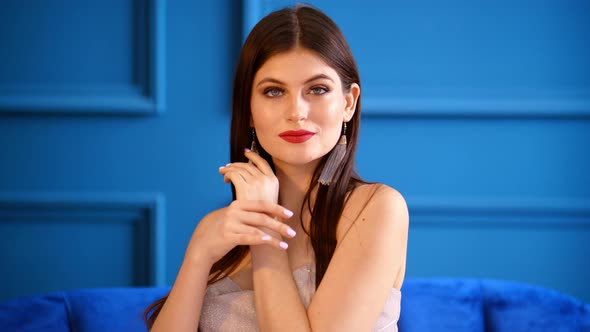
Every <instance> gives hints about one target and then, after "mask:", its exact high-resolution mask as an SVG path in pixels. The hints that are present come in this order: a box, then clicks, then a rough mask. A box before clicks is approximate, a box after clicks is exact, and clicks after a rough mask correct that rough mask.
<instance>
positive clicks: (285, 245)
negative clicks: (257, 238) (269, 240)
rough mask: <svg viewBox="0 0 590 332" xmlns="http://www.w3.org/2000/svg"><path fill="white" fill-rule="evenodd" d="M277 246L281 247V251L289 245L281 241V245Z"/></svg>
mask: <svg viewBox="0 0 590 332" xmlns="http://www.w3.org/2000/svg"><path fill="white" fill-rule="evenodd" d="M279 246H281V248H283V249H287V248H289V245H288V244H287V242H283V241H281V243H279Z"/></svg>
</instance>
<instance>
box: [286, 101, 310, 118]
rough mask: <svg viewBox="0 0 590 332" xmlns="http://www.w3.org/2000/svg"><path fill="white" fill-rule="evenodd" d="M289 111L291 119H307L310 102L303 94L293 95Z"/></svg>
mask: <svg viewBox="0 0 590 332" xmlns="http://www.w3.org/2000/svg"><path fill="white" fill-rule="evenodd" d="M287 112H288V119H289V121H293V122H299V121H302V120H305V119H307V115H308V113H309V103H308V101H307V100H305V98H303V96H300V95H296V96H293V97H292V98H291V101H290V105H289V109H288V111H287Z"/></svg>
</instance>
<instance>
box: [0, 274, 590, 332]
mask: <svg viewBox="0 0 590 332" xmlns="http://www.w3.org/2000/svg"><path fill="white" fill-rule="evenodd" d="M167 291H168V288H107V289H85V290H73V291H65V292H55V293H48V294H44V295H39V296H33V297H25V298H20V299H15V300H11V301H8V302H4V303H0V331H7V332H10V331H23V332H32V331H43V332H53V331H64V332H65V331H73V332H94V331H97V332H98V331H101V332H104V331H131V332H133V331H145V330H146V329H145V327H144V325H143V322H142V319H141V313H142V311H143V309H144V308H145V307H146V306H147V305H148V304H149V303H151V302H152V301H153V300H155V299H156V298H159V297H161V296H162V295H164V294H165V293H166V292H167ZM398 325H399V330H400V331H402V332H409V331H421V332H422V331H442V332H445V331H453V332H463V331H465V332H477V331H494V332H518V331H547V332H549V331H551V332H558V331H568V332H570V331H575V332H578V331H579V332H590V305H589V304H586V303H583V302H581V301H579V300H577V299H575V298H572V297H570V296H567V295H564V294H561V293H559V292H557V291H554V290H550V289H546V288H541V287H535V286H530V285H525V284H521V283H515V282H507V281H499V280H487V279H408V280H406V282H405V284H404V286H403V288H402V313H401V318H400V321H399V324H398Z"/></svg>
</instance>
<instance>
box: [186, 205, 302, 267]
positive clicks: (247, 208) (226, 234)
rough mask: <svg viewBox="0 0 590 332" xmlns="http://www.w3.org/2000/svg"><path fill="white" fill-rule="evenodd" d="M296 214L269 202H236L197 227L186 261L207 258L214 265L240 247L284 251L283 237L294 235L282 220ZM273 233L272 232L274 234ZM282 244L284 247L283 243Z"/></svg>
mask: <svg viewBox="0 0 590 332" xmlns="http://www.w3.org/2000/svg"><path fill="white" fill-rule="evenodd" d="M292 215H293V212H291V211H289V210H287V209H285V208H284V207H282V206H280V205H278V204H275V203H272V202H270V201H266V200H258V201H254V200H235V201H233V202H232V203H231V204H230V205H229V206H227V207H225V208H223V209H220V210H217V211H214V212H212V213H210V214H208V215H207V216H205V217H204V218H203V219H202V220H201V221H200V222H199V224H198V225H197V228H196V229H195V231H194V233H193V235H192V237H191V240H190V242H189V245H188V247H187V250H186V254H185V259H189V260H192V261H195V260H198V258H201V259H203V258H204V259H206V260H207V261H208V262H209V263H210V264H211V265H212V264H213V263H215V262H216V261H218V260H219V259H220V258H221V257H223V256H224V255H225V254H226V253H228V252H229V251H230V250H231V249H233V248H234V247H235V246H237V245H262V244H266V245H271V246H273V247H275V248H277V249H279V250H285V249H284V248H285V247H286V246H285V243H284V242H282V240H281V238H280V237H276V236H273V235H271V234H268V233H266V232H264V231H263V229H269V230H271V231H274V232H276V233H277V234H279V236H280V235H283V236H285V237H288V238H292V237H294V236H295V231H293V230H292V229H291V228H290V227H289V226H287V225H286V224H285V223H283V220H285V219H288V218H290V217H291V216H292ZM271 233H272V232H271ZM281 243H283V244H281Z"/></svg>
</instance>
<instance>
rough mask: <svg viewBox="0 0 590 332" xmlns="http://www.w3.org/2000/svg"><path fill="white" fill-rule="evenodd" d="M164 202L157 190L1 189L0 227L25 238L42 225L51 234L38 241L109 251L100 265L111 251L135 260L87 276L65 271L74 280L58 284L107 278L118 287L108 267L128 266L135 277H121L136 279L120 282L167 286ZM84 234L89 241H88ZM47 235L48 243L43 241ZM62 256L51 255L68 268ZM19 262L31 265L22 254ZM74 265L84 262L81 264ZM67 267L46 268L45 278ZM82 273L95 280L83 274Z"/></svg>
mask: <svg viewBox="0 0 590 332" xmlns="http://www.w3.org/2000/svg"><path fill="white" fill-rule="evenodd" d="M164 205H165V200H164V197H163V195H162V194H159V193H37V192H30V193H11V192H4V193H0V228H4V231H5V232H6V231H7V230H8V233H7V234H9V235H10V236H12V237H19V236H22V237H24V238H27V239H29V237H31V235H30V234H36V233H39V229H41V230H42V232H41V233H42V234H43V232H46V233H47V234H48V235H47V238H45V237H44V236H42V237H41V238H33V239H35V241H36V242H37V243H36V245H39V246H40V247H44V246H45V247H46V248H47V246H51V248H54V247H56V246H57V245H56V244H58V245H59V244H60V243H63V242H70V241H71V242H72V243H74V244H72V245H68V246H65V247H64V248H70V247H72V246H73V247H75V248H76V250H80V251H81V252H91V253H99V254H100V253H104V255H106V256H104V255H103V254H100V255H98V256H99V257H101V260H102V261H101V262H97V264H98V265H99V266H103V265H107V266H109V264H111V263H109V261H110V259H109V258H108V257H114V259H113V261H115V262H116V261H117V259H116V258H117V257H116V256H121V257H125V259H121V260H119V261H120V262H123V263H124V265H127V264H130V265H131V267H129V266H127V268H124V267H119V268H116V267H113V268H112V271H110V272H109V271H100V272H101V273H94V272H93V273H91V274H90V275H89V276H88V275H86V274H84V273H82V272H79V271H77V270H76V269H73V270H71V271H65V272H67V273H68V275H69V276H68V278H72V280H73V281H71V282H70V283H69V284H66V285H60V284H58V285H57V286H56V288H58V289H63V288H64V287H72V286H68V285H70V284H73V285H86V284H90V285H94V284H98V285H102V283H106V284H107V286H112V287H116V286H117V285H110V284H108V283H109V282H111V283H112V282H113V281H112V280H117V278H111V277H110V276H109V273H111V274H113V273H114V274H117V273H122V272H121V271H131V272H126V273H131V277H129V276H124V277H121V278H119V280H120V279H124V278H128V279H130V280H131V283H132V284H131V285H118V286H163V285H165V282H166V281H165V272H166V266H165V247H164V241H165V228H164V222H165V221H164V218H165V211H164V208H165V206H164ZM77 237H81V239H76V238H77ZM96 238H98V239H96ZM85 239H86V240H90V241H88V242H86V243H85V242H84V241H85ZM29 240H30V239H29ZM44 241H47V243H49V244H43V243H41V242H44ZM76 241H77V242H76ZM80 241H82V242H80ZM113 246H114V247H113ZM14 250H17V252H16V253H13V254H16V255H21V254H24V255H25V256H24V257H28V256H27V255H31V254H29V253H27V252H26V251H27V247H24V248H18V247H17V248H14ZM60 250H61V251H60ZM63 250H64V249H63V248H62V249H56V252H58V253H60V252H61V253H63ZM127 251H129V252H127ZM33 254H34V253H33ZM60 258H62V259H65V258H63V257H53V256H52V259H55V260H56V263H57V264H56V265H55V266H60V265H61V266H66V270H67V266H68V262H59V260H60ZM9 261H12V262H14V260H10V259H9ZM16 262H17V264H18V266H20V267H19V268H17V270H18V269H22V270H30V269H29V268H27V266H26V264H28V263H27V260H26V259H23V258H19V259H17V260H16ZM4 263H6V262H4ZM22 264H25V265H22ZM85 265H87V264H85ZM74 267H75V268H80V266H79V265H78V266H76V265H74ZM7 271H8V270H7ZM63 273H64V271H62V272H61V274H60V273H58V272H57V271H47V275H46V276H45V277H44V280H50V281H51V280H53V281H55V280H62V279H63V280H65V279H67V278H64V277H62V276H63ZM105 273H106V274H105ZM5 277H6V276H5ZM84 277H87V278H90V279H92V280H84ZM76 278H78V279H76ZM101 278H102V279H101ZM79 279H82V280H79ZM57 282H63V283H66V282H65V281H57ZM47 287H50V286H47ZM83 287H87V286H83ZM37 292H38V291H37Z"/></svg>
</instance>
